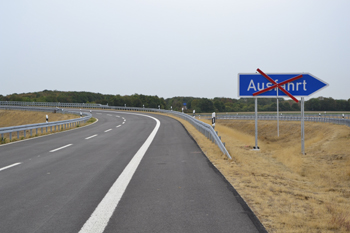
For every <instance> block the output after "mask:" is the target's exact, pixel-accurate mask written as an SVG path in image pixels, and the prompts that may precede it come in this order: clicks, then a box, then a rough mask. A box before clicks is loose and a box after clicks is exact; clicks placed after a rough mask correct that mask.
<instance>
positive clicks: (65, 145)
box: [50, 144, 73, 152]
mask: <svg viewBox="0 0 350 233" xmlns="http://www.w3.org/2000/svg"><path fill="white" fill-rule="evenodd" d="M71 145H73V144H68V145H65V146H62V147H60V148H57V149H54V150H50V152H55V151H58V150H61V149H64V148H66V147H68V146H71Z"/></svg>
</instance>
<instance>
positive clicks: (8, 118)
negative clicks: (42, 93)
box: [0, 110, 79, 127]
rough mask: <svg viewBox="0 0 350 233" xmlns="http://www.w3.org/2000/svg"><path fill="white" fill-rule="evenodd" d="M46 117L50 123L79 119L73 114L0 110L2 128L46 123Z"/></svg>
mask: <svg viewBox="0 0 350 233" xmlns="http://www.w3.org/2000/svg"><path fill="white" fill-rule="evenodd" d="M46 115H48V116H49V121H50V122H52V121H63V120H69V119H74V118H78V117H79V116H77V115H73V114H59V113H50V112H30V111H17V110H0V127H8V126H15V125H27V124H35V123H45V122H46Z"/></svg>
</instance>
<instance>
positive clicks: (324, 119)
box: [202, 114, 350, 127]
mask: <svg viewBox="0 0 350 233" xmlns="http://www.w3.org/2000/svg"><path fill="white" fill-rule="evenodd" d="M202 117H207V118H210V117H209V116H202ZM216 119H221V120H225V119H227V120H233V119H237V120H254V119H255V116H254V115H231V114H230V115H217V117H216ZM258 119H259V120H277V116H276V115H258ZM279 120H281V121H301V116H296V115H282V116H279ZM304 121H311V122H321V123H333V124H337V125H347V126H349V127H350V119H349V116H348V115H347V116H345V115H344V118H343V115H339V114H335V115H329V116H317V115H314V114H310V115H306V116H305V117H304Z"/></svg>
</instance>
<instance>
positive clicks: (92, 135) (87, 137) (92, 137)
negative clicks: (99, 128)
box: [85, 134, 98, 139]
mask: <svg viewBox="0 0 350 233" xmlns="http://www.w3.org/2000/svg"><path fill="white" fill-rule="evenodd" d="M97 135H98V134H95V135H92V136H90V137H87V138H85V139H90V138H94V137H96V136H97Z"/></svg>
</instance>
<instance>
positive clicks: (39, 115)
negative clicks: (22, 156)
mask: <svg viewBox="0 0 350 233" xmlns="http://www.w3.org/2000/svg"><path fill="white" fill-rule="evenodd" d="M46 115H48V116H49V121H50V122H53V121H63V120H69V119H74V118H78V117H79V116H77V115H74V114H59V113H49V112H31V111H18V110H0V127H9V126H16V125H26V124H35V123H45V122H46ZM89 123H91V122H89ZM80 126H83V125H80ZM47 130H48V131H47V132H46V128H45V129H44V131H43V133H41V130H38V133H37V134H36V132H35V130H33V136H40V135H44V134H50V133H54V132H59V131H63V130H64V129H59V128H58V127H57V128H56V131H54V127H53V131H52V132H51V129H50V128H48V129H47ZM26 137H27V138H28V137H30V131H29V130H27V131H26ZM9 138H10V137H9V133H6V134H4V138H3V140H0V143H1V144H3V143H6V142H9ZM0 139H1V138H0ZM19 139H20V140H21V139H24V132H23V131H21V132H20V133H19ZM17 140H18V139H17V133H13V134H12V141H17Z"/></svg>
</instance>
